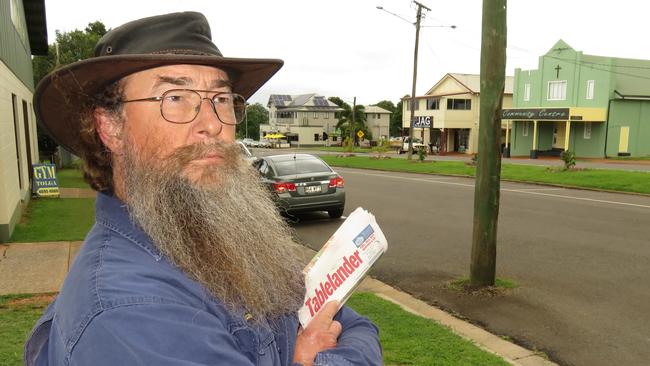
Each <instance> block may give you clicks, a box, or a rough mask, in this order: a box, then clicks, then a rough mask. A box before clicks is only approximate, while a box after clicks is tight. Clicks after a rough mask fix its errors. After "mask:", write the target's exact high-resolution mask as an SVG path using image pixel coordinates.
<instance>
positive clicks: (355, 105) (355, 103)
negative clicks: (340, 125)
mask: <svg viewBox="0 0 650 366" xmlns="http://www.w3.org/2000/svg"><path fill="white" fill-rule="evenodd" d="M355 109H357V97H354V99H353V100H352V119H350V143H351V144H352V150H351V151H354V146H355V143H354V141H355V138H354V115H355V113H354V112H355Z"/></svg>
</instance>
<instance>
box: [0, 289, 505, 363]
mask: <svg viewBox="0 0 650 366" xmlns="http://www.w3.org/2000/svg"><path fill="white" fill-rule="evenodd" d="M51 300H52V297H51V296H50V295H46V296H42V295H6V296H0V329H2V340H3V341H2V342H0V365H3V366H14V365H15V366H18V365H22V353H23V345H24V343H25V339H26V337H27V336H28V335H29V332H30V331H31V329H32V327H33V326H34V323H35V322H36V320H37V319H38V318H39V317H40V315H41V314H42V312H43V310H44V309H45V307H46V306H47V304H48V303H49V302H50V301H51ZM348 304H349V305H350V306H351V307H352V308H354V309H355V310H356V311H357V312H359V313H360V314H363V315H364V316H367V317H368V318H370V319H371V320H372V321H373V322H374V323H375V324H376V325H377V326H378V327H379V329H380V331H379V336H380V339H381V344H382V348H383V352H384V363H385V364H386V365H413V366H431V365H458V366H461V365H487V366H489V365H507V363H506V362H505V361H503V360H501V359H500V358H498V357H497V356H494V355H492V354H490V353H487V352H485V351H483V350H481V349H479V348H478V347H477V346H475V345H473V344H472V343H471V342H469V341H466V340H464V339H462V338H460V337H459V336H457V335H455V334H453V333H452V332H451V331H450V330H449V329H448V328H446V327H444V326H441V325H439V324H437V323H435V322H433V321H431V320H428V319H425V318H421V317H418V316H416V315H413V314H411V313H407V312H405V311H404V310H402V309H401V308H400V307H399V306H397V305H395V304H393V303H391V302H388V301H386V300H383V299H380V298H379V297H377V296H375V295H373V294H370V293H359V294H355V295H353V296H352V297H351V298H350V300H349V301H348Z"/></svg>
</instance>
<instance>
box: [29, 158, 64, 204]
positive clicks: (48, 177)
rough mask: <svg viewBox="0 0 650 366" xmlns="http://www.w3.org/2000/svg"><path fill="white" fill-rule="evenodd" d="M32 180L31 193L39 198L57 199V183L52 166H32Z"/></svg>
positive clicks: (54, 167) (54, 168)
mask: <svg viewBox="0 0 650 366" xmlns="http://www.w3.org/2000/svg"><path fill="white" fill-rule="evenodd" d="M32 169H33V171H34V180H33V184H32V192H34V193H35V194H36V195H37V196H39V197H59V183H58V182H57V181H56V166H55V165H54V164H32Z"/></svg>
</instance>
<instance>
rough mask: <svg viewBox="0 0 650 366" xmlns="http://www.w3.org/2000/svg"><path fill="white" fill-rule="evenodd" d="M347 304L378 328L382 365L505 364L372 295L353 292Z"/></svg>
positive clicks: (438, 326)
mask: <svg viewBox="0 0 650 366" xmlns="http://www.w3.org/2000/svg"><path fill="white" fill-rule="evenodd" d="M348 305H349V306H350V307H352V308H353V309H354V310H356V311H357V312H358V313H360V314H362V315H364V316H366V317H368V318H369V319H370V320H372V321H373V322H374V323H375V324H376V325H377V326H378V327H379V338H380V340H381V345H382V348H383V351H384V363H385V364H386V365H423V366H424V365H427V366H428V365H441V366H442V365H444V366H451V365H508V363H506V362H505V361H504V360H502V359H501V358H499V357H497V356H495V355H493V354H491V353H488V352H486V351H483V350H481V349H480V348H478V347H477V346H476V345H474V344H472V343H471V342H470V341H467V340H465V339H463V338H461V337H460V336H458V335H456V334H454V333H453V332H451V331H450V330H449V328H447V327H445V326H442V325H440V324H438V323H435V322H433V321H431V320H429V319H425V318H422V317H419V316H417V315H413V314H411V313H408V312H406V311H404V310H402V309H401V308H400V307H399V306H398V305H395V304H393V303H391V302H389V301H386V300H383V299H381V298H379V297H377V296H375V295H374V294H371V293H357V294H355V295H353V296H352V297H351V298H350V300H348Z"/></svg>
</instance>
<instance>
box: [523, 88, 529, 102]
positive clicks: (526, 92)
mask: <svg viewBox="0 0 650 366" xmlns="http://www.w3.org/2000/svg"><path fill="white" fill-rule="evenodd" d="M529 100H530V84H525V85H524V101H525V102H527V101H529Z"/></svg>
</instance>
